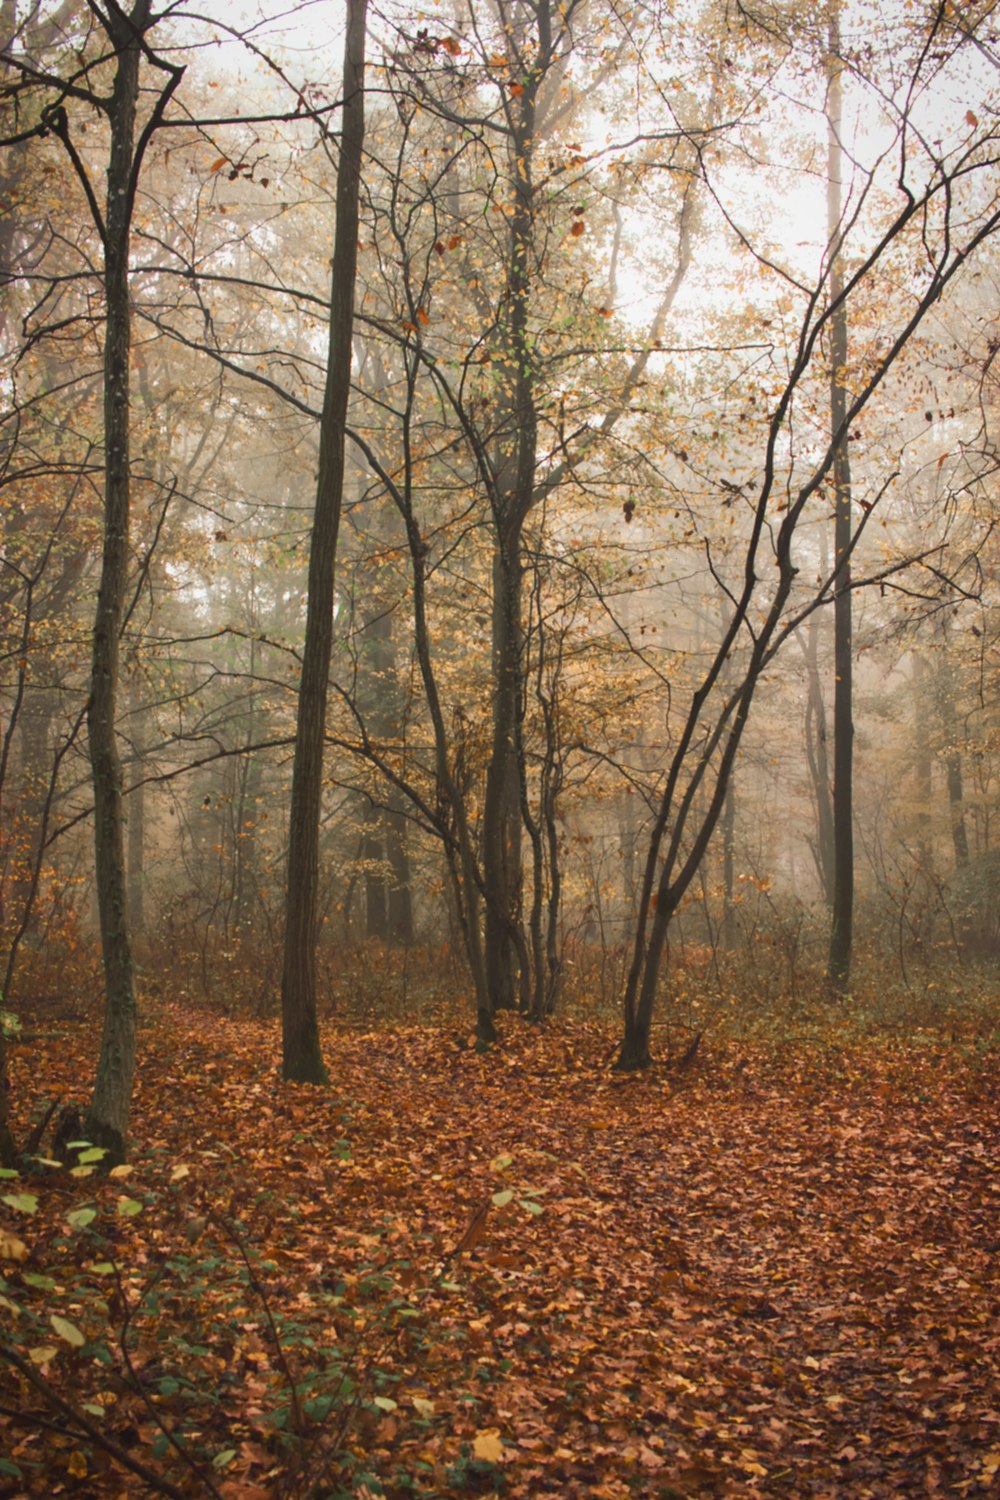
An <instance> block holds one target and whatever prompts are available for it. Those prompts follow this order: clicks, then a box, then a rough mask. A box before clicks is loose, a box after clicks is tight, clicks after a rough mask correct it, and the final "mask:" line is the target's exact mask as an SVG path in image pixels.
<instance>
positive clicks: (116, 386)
mask: <svg viewBox="0 0 1000 1500" xmlns="http://www.w3.org/2000/svg"><path fill="white" fill-rule="evenodd" d="M109 15H110V23H109V24H110V33H111V38H112V40H113V42H114V44H115V47H116V49H117V54H118V58H117V68H116V71H115V81H114V89H113V93H112V98H111V104H110V111H109V113H110V123H111V149H110V157H109V162H108V190H107V200H106V203H107V206H106V227H105V244H104V288H105V299H106V310H105V320H106V321H105V338H104V449H105V482H104V548H103V555H102V559H101V578H100V584H99V586H98V594H97V614H96V617H95V620H94V643H93V657H92V675H91V688H90V699H89V702H88V705H87V731H88V736H89V744H90V764H91V770H92V775H93V784H94V856H95V865H96V875H97V905H98V913H99V919H100V930H101V949H102V953H103V958H104V984H105V1011H104V1031H103V1035H102V1037H101V1050H100V1056H99V1058H98V1063H97V1074H96V1077H95V1080H94V1092H93V1096H92V1098H91V1101H90V1106H89V1109H88V1111H87V1116H86V1121H85V1124H84V1129H85V1131H86V1134H87V1136H88V1138H89V1139H91V1140H93V1141H94V1142H95V1144H97V1145H99V1146H103V1147H104V1148H105V1150H106V1151H107V1153H108V1160H109V1161H112V1162H116V1161H120V1160H122V1159H123V1158H124V1155H125V1149H126V1134H127V1130H128V1118H129V1109H130V1106H131V1100H132V1080H133V1076H134V1073H135V1030H136V1014H135V980H134V974H133V967H132V945H131V939H130V935H129V925H128V892H127V884H126V882H127V876H126V865H125V846H124V820H123V813H122V768H121V761H120V759H119V755H118V744H117V725H116V716H117V703H118V686H119V637H120V634H121V628H122V620H123V617H124V609H125V597H126V588H127V585H128V564H129V523H130V514H129V513H130V501H131V494H130V479H131V476H130V468H129V366H130V345H131V332H132V328H131V309H130V306H129V289H128V263H129V245H130V225H131V214H132V201H133V193H134V180H133V174H134V168H135V121H136V106H137V103H138V97H139V64H140V59H141V57H142V33H143V31H144V30H145V28H146V26H147V25H148V22H149V0H138V3H137V4H136V5H135V7H134V8H133V10H132V13H131V15H130V17H129V18H128V19H126V18H125V17H124V16H123V15H122V14H121V13H120V12H117V11H111V12H110V13H109Z"/></svg>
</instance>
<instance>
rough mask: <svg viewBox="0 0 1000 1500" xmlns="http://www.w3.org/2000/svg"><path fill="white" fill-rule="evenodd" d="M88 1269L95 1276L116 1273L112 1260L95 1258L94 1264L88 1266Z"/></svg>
mask: <svg viewBox="0 0 1000 1500" xmlns="http://www.w3.org/2000/svg"><path fill="white" fill-rule="evenodd" d="M87 1270H88V1271H90V1273H91V1275H93V1276H113V1275H114V1274H115V1266H114V1262H113V1261H110V1260H95V1262H94V1264H93V1265H92V1266H88V1267H87Z"/></svg>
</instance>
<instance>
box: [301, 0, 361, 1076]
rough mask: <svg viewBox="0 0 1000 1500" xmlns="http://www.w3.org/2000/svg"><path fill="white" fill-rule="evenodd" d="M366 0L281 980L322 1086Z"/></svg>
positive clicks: (350, 79)
mask: <svg viewBox="0 0 1000 1500" xmlns="http://www.w3.org/2000/svg"><path fill="white" fill-rule="evenodd" d="M366 10H367V0H348V5H347V36H346V41H345V46H344V111H343V131H342V136H341V146H340V162H339V164H338V169H337V212H336V232H335V236H334V247H333V274H332V278H331V288H330V342H329V348H328V352H327V370H326V390H325V394H324V399H323V416H322V421H321V426H320V451H319V473H318V476H317V481H316V509H315V513H314V517H313V531H312V540H311V545H310V552H309V595H308V603H307V606H306V639H305V646H304V649H303V656H302V675H301V679H300V683H299V705H298V717H297V722H296V735H295V760H294V766H293V771H292V800H291V810H290V813H289V830H288V831H289V840H288V882H287V892H286V906H285V949H284V965H283V971H282V979H281V1022H282V1072H283V1075H284V1077H285V1078H288V1079H292V1080H295V1081H296V1082H299V1083H325V1082H326V1081H327V1073H326V1068H325V1066H324V1063H323V1056H322V1052H321V1050H320V1040H319V1026H318V1022H317V1018H316V945H317V938H318V909H319V899H318V893H319V825H320V806H321V799H322V790H323V739H324V734H325V730H326V699H327V689H328V684H329V677H330V655H331V649H332V643H333V608H334V566H335V563H336V557H337V536H338V532H339V529H340V512H341V505H342V501H343V493H344V426H345V423H346V420H347V403H348V398H349V396H350V391H351V339H352V332H353V324H354V283H355V274H356V269H357V258H358V196H359V190H360V182H361V161H362V147H363V143H364V128H365V113H364V72H365V16H366Z"/></svg>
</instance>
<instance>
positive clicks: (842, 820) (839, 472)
mask: <svg viewBox="0 0 1000 1500" xmlns="http://www.w3.org/2000/svg"><path fill="white" fill-rule="evenodd" d="M829 40H830V62H829V90H828V95H827V121H828V126H829V134H828V166H827V173H828V189H827V193H828V196H827V212H828V225H829V233H830V243H831V246H833V247H834V248H833V249H832V252H831V256H832V258H831V266H830V297H831V300H832V302H833V303H834V307H833V311H832V313H831V318H830V363H831V370H830V429H831V438H832V441H833V443H834V444H835V452H834V460H833V482H834V493H835V497H836V499H835V506H836V509H835V519H834V567H835V570H836V571H835V578H834V605H833V633H834V645H833V655H834V673H835V681H834V695H833V926H832V930H831V934H830V959H829V964H828V967H827V975H828V978H829V980H830V983H831V985H832V986H833V988H834V989H835V990H837V991H845V990H846V989H847V986H848V983H849V982H850V976H851V950H852V947H853V931H854V788H853V779H854V717H853V697H854V691H853V683H852V675H853V667H854V643H853V638H852V631H853V622H852V618H851V615H852V610H851V535H852V523H851V464H850V458H849V455H848V448H847V445H848V425H847V383H846V381H847V357H848V351H847V308H846V305H845V303H844V302H843V301H842V300H840V301H839V302H838V299H841V298H842V293H843V282H842V277H841V271H840V256H839V251H838V249H837V248H836V246H837V240H838V238H839V236H840V234H841V214H842V197H843V194H842V184H841V173H842V171H843V151H842V148H841V126H842V120H841V117H842V99H841V85H840V68H841V63H840V9H839V0H831V4H830V31H829Z"/></svg>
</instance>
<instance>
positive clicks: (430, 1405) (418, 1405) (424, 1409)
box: [410, 1396, 434, 1417]
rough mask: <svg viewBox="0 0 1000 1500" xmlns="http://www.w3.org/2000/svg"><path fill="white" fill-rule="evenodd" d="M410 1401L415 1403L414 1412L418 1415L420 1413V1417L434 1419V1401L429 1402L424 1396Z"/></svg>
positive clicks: (415, 1397) (412, 1398) (414, 1397)
mask: <svg viewBox="0 0 1000 1500" xmlns="http://www.w3.org/2000/svg"><path fill="white" fill-rule="evenodd" d="M410 1399H411V1400H412V1402H413V1409H414V1411H416V1412H417V1413H419V1415H420V1416H422V1417H432V1416H433V1415H434V1402H433V1401H428V1400H426V1398H425V1397H423V1396H412V1397H411V1398H410Z"/></svg>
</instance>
